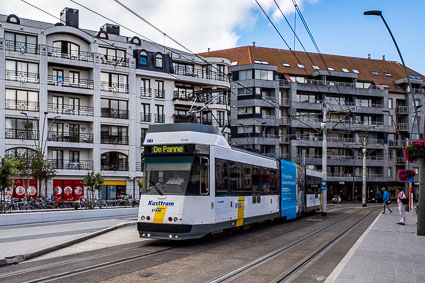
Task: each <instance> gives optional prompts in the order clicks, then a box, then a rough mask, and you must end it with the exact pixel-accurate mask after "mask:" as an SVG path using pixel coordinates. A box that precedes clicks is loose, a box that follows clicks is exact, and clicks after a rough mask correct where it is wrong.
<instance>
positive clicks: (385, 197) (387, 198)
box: [381, 187, 393, 214]
mask: <svg viewBox="0 0 425 283" xmlns="http://www.w3.org/2000/svg"><path fill="white" fill-rule="evenodd" d="M381 191H382V201H383V202H384V210H383V211H382V214H385V208H387V209H388V210H389V211H390V214H393V212H392V210H391V208H390V203H391V201H390V194H389V193H388V192H387V189H386V188H385V187H382V188H381Z"/></svg>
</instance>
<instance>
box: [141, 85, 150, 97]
mask: <svg viewBox="0 0 425 283" xmlns="http://www.w3.org/2000/svg"><path fill="white" fill-rule="evenodd" d="M145 97H152V89H151V88H145V87H141V88H140V98H145Z"/></svg>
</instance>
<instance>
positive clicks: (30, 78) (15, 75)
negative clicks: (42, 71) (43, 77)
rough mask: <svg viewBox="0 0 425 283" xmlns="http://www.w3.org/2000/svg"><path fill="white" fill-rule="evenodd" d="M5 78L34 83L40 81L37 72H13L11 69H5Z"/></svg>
mask: <svg viewBox="0 0 425 283" xmlns="http://www.w3.org/2000/svg"><path fill="white" fill-rule="evenodd" d="M6 80H8V81H17V82H23V83H34V84H38V83H39V82H40V78H39V74H38V73H28V72H15V71H13V70H6Z"/></svg>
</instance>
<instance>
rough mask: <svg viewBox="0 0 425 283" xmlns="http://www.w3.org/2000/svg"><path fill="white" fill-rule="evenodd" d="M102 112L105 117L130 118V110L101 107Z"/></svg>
mask: <svg viewBox="0 0 425 283" xmlns="http://www.w3.org/2000/svg"><path fill="white" fill-rule="evenodd" d="M101 113H102V114H101V115H102V117H104V118H115V119H128V110H118V109H111V108H101Z"/></svg>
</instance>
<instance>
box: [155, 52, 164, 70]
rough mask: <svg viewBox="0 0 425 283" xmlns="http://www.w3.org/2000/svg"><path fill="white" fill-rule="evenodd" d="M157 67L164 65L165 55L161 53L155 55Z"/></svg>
mask: <svg viewBox="0 0 425 283" xmlns="http://www.w3.org/2000/svg"><path fill="white" fill-rule="evenodd" d="M155 67H157V68H162V67H163V57H162V55H161V54H159V53H158V54H156V55H155Z"/></svg>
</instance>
